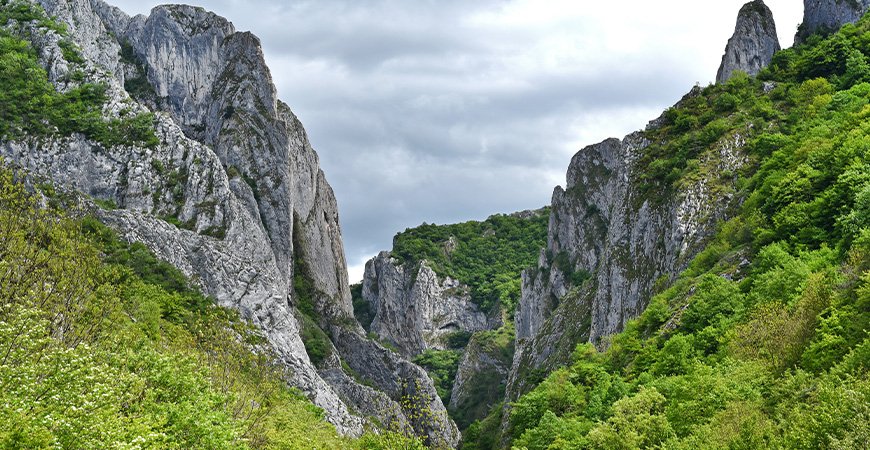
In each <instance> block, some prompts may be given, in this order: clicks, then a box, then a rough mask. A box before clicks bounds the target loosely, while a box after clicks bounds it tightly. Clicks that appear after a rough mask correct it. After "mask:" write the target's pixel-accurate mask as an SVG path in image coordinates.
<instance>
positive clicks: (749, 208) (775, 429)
mask: <svg viewBox="0 0 870 450" xmlns="http://www.w3.org/2000/svg"><path fill="white" fill-rule="evenodd" d="M868 57H870V17H865V18H864V19H862V20H861V21H860V22H859V23H858V24H857V25H855V26H853V25H846V26H844V27H843V28H842V29H841V30H840V32H839V33H837V34H834V35H831V36H828V37H821V36H816V37H811V38H810V39H808V40H807V43H806V44H804V45H801V46H798V47H796V48H794V49H789V50H785V51H783V52H780V53H778V54H777V55H776V56H775V57H774V61H773V64H772V65H771V68H770V69H769V70H766V71H763V72H762V73H761V74H760V75H759V77H758V79H755V78H749V77H745V76H737V77H735V78H733V79H732V80H731V81H729V82H728V83H726V84H724V85H716V86H710V87H708V88H705V89H702V90H699V91H700V92H698V93H697V94H698V95H697V96H693V97H689V98H688V99H687V100H686V101H684V102H683V104H682V105H681V106H680V107H679V108H677V109H672V110H669V111H668V113H667V114H666V117H665V119H666V120H665V124H664V127H663V128H662V129H661V130H657V131H654V132H650V135H649V137H650V138H651V139H652V140H653V141H654V142H656V145H654V146H653V147H651V148H650V149H648V154H647V155H645V157H644V158H642V159H641V160H640V161H639V163H638V164H640V166H639V167H640V168H642V169H646V172H645V173H644V174H643V175H642V176H641V177H640V179H638V180H637V181H638V183H639V186H640V187H641V189H642V191H643V192H644V193H645V196H646V197H647V198H651V199H654V200H655V199H660V200H664V199H666V198H667V196H668V195H669V193H672V192H677V191H678V189H679V188H680V187H681V186H682V184H683V183H687V182H691V181H692V180H693V179H697V178H695V177H702V176H705V177H710V176H714V175H712V174H710V173H703V170H704V169H703V164H700V163H699V162H698V160H697V159H695V158H698V157H700V156H702V155H703V154H704V152H705V151H706V150H708V149H710V148H711V147H710V145H711V144H713V143H714V142H715V141H716V140H718V139H720V138H722V137H723V136H727V135H729V133H733V132H735V131H736V130H740V131H741V132H743V133H745V134H746V135H747V136H748V138H747V149H748V157H749V158H750V161H749V162H750V164H749V167H748V169H747V170H745V171H744V172H742V173H739V174H728V177H729V178H730V177H732V176H734V177H737V180H738V183H737V185H738V188H739V191H738V192H735V194H736V195H739V196H741V197H742V198H744V199H745V201H744V202H743V204H742V206H741V207H740V209H739V210H738V211H736V214H735V217H734V218H733V219H732V220H730V221H728V222H727V223H722V224H721V225H720V227H719V231H718V232H717V233H716V236H715V237H714V239H713V240H712V242H711V243H710V244H709V246H708V247H707V249H706V250H705V251H704V252H702V253H701V254H699V255H698V256H697V257H696V258H695V259H694V261H693V262H692V263H691V264H690V267H689V269H688V270H686V271H685V272H684V273H683V274H681V276H680V278H679V279H678V280H677V282H676V283H675V284H674V286H672V287H671V288H670V289H668V290H667V291H665V292H663V293H662V294H660V295H658V296H656V297H654V298H653V299H652V300H651V302H650V304H649V306H648V308H647V309H646V311H645V312H644V313H643V314H642V315H641V316H640V317H639V318H638V319H636V320H634V321H631V322H629V324H628V325H627V326H626V329H625V330H624V331H623V332H622V333H620V334H618V335H616V336H613V337H611V338H610V340H609V342H608V343H609V346H608V348H607V350H606V351H605V352H604V353H598V352H597V351H596V350H595V348H594V347H592V346H591V345H590V344H582V345H579V346H578V347H577V349H576V350H575V352H574V354H573V357H572V360H571V364H570V366H568V367H563V368H560V369H558V370H556V371H555V372H553V373H552V374H550V376H549V377H548V378H547V379H546V380H544V381H543V382H542V383H541V384H540V385H539V386H538V387H537V388H535V390H534V391H532V392H530V393H528V394H526V395H524V396H522V397H521V398H520V399H519V400H518V401H517V402H515V403H514V405H513V409H512V411H511V416H510V427H509V430H508V433H509V436H508V438H510V439H512V440H513V445H514V446H515V447H516V448H518V449H528V450H534V449H549V450H555V449H640V448H667V449H726V448H727V449H735V448H773V449H852V448H861V446H866V442H867V438H868V436H870V425H868V424H870V374H868V371H870V336H868V330H870V126H868V123H870V121H868V117H870V84H868V82H870V69H868V67H870V66H868V61H870V58H868ZM762 81H768V82H774V83H775V85H769V86H768V92H767V93H765V90H764V89H763V86H762ZM491 417H493V416H491ZM491 422H493V420H491V419H490V418H487V420H486V421H483V422H480V423H478V424H474V425H472V427H470V428H469V430H468V431H467V432H466V435H465V440H466V442H467V443H468V444H467V445H466V447H464V448H473V449H490V448H500V444H501V440H500V439H499V437H498V427H497V426H492V423H491Z"/></svg>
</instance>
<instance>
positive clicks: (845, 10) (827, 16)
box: [794, 0, 870, 44]
mask: <svg viewBox="0 0 870 450" xmlns="http://www.w3.org/2000/svg"><path fill="white" fill-rule="evenodd" d="M868 8H870V0H804V20H803V23H801V25H800V27H799V28H798V31H797V34H795V37H794V41H795V44H798V43H800V42H802V41H803V40H804V39H806V38H807V37H808V36H809V35H810V34H812V33H813V32H814V31H816V30H817V29H819V28H822V29H825V30H829V31H837V30H839V29H840V27H841V26H843V25H845V24H847V23H855V22H857V21H858V19H860V18H861V16H863V15H864V13H865V12H867V9H868Z"/></svg>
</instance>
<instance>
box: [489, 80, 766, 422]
mask: <svg viewBox="0 0 870 450" xmlns="http://www.w3.org/2000/svg"><path fill="white" fill-rule="evenodd" d="M697 94H698V91H697V90H693V92H692V93H690V94H689V96H692V95H697ZM687 97H688V96H687ZM684 100H685V99H684ZM679 106H680V104H678V105H677V107H679ZM661 123H662V120H660V119H659V120H656V121H653V122H651V123H650V127H657V126H659V124H661ZM749 128H751V124H748V125H747V130H745V132H735V133H730V134H728V135H726V136H724V137H722V138H721V139H720V140H719V142H718V143H717V144H715V145H714V147H713V149H711V150H709V151H708V152H706V153H705V154H703V155H702V156H701V157H700V158H699V160H698V163H699V165H700V167H701V168H702V170H699V171H698V173H707V174H725V177H724V178H723V177H720V176H716V177H703V176H698V175H695V176H692V177H691V179H685V180H684V182H683V184H682V185H681V186H680V188H679V189H676V190H675V191H676V192H679V194H670V195H669V196H664V197H660V198H659V197H658V195H660V194H655V193H653V194H652V195H649V194H643V193H642V192H641V191H640V190H639V188H638V182H637V179H638V177H639V175H640V173H639V170H641V168H640V167H639V166H638V160H639V159H640V157H641V155H642V154H643V152H644V150H645V148H646V147H648V146H649V145H650V142H649V141H648V139H647V137H646V136H647V135H646V134H645V133H644V132H635V133H632V134H630V135H628V136H626V137H625V138H624V139H622V140H619V139H608V140H606V141H603V142H601V143H598V144H595V145H591V146H589V147H586V148H584V149H583V150H580V151H579V152H577V154H576V155H574V157H573V159H572V160H571V164H570V166H569V168H568V173H567V186H566V188H565V189H562V188H561V187H556V189H555V191H554V192H553V198H552V210H551V214H550V224H549V236H548V243H547V248H546V249H545V251H542V253H541V256H540V258H539V261H538V266H537V267H534V268H531V269H527V270H526V271H525V272H524V273H523V278H522V281H523V286H522V290H523V292H522V297H521V299H520V302H519V304H518V306H517V313H516V318H517V342H516V354H515V355H514V361H513V366H512V368H511V371H510V373H509V376H508V383H507V395H506V403H505V405H506V406H505V407H506V408H508V406H507V405H508V403H509V402H511V401H514V400H515V399H516V398H518V396H519V395H521V394H522V393H524V392H525V391H527V389H528V388H529V387H530V384H529V382H528V374H530V373H532V372H534V371H536V370H539V369H540V370H544V371H545V372H546V371H549V370H552V369H553V368H555V367H556V366H558V365H559V364H566V363H567V362H568V358H569V357H570V352H571V351H573V349H574V347H575V346H576V344H577V343H579V342H586V341H589V342H593V343H595V344H596V345H598V346H599V348H604V347H606V346H607V345H608V336H610V335H612V334H615V333H618V332H619V331H621V330H622V329H623V327H624V326H625V324H626V322H627V321H628V320H630V319H632V318H635V317H637V316H638V315H639V314H640V313H641V312H642V311H643V310H644V308H646V306H647V304H648V302H649V299H650V298H651V297H652V296H653V295H654V294H655V293H656V289H657V287H656V285H657V284H658V285H659V286H660V287H661V286H667V285H668V283H669V282H670V281H672V280H673V279H675V277H676V275H677V274H679V273H680V272H681V271H682V270H684V269H685V268H686V267H687V264H688V262H689V261H690V260H691V259H692V258H693V257H694V256H695V255H696V254H697V253H698V252H699V251H701V250H703V248H704V246H705V244H706V242H707V240H708V238H709V237H710V236H712V233H713V232H714V231H715V227H716V224H717V222H718V221H720V220H724V219H727V218H728V217H729V211H732V210H733V207H735V206H737V205H738V204H739V202H740V198H738V197H737V196H735V195H734V193H735V188H734V182H736V176H735V175H734V174H735V173H736V172H735V170H737V169H739V168H740V167H742V166H743V165H744V164H746V161H747V158H746V156H745V155H744V152H743V147H744V144H745V135H747V134H748V131H749ZM579 271H586V272H588V273H590V274H591V278H588V279H586V280H585V281H583V282H582V283H581V284H580V285H579V286H577V285H575V284H574V283H575V282H576V283H579V281H578V280H582V279H583V278H578V277H576V276H572V274H576V273H578V272H579ZM660 287H659V288H660Z"/></svg>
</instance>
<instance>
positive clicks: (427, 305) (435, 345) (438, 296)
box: [362, 252, 500, 358]
mask: <svg viewBox="0 0 870 450" xmlns="http://www.w3.org/2000/svg"><path fill="white" fill-rule="evenodd" d="M362 296H363V299H365V300H367V301H368V302H370V303H371V305H372V309H373V310H374V311H375V318H374V320H373V321H372V324H371V331H372V332H373V333H375V334H376V335H377V336H378V338H379V339H381V340H382V341H385V342H389V343H390V344H391V345H393V346H395V347H396V349H397V350H399V352H400V353H401V354H402V355H404V356H406V357H409V358H411V357H414V356H416V355H419V354H420V353H423V352H424V351H425V350H427V349H439V350H443V349H445V348H446V347H445V344H444V342H443V340H442V337H443V336H444V335H447V334H449V333H454V332H457V331H467V332H470V333H473V332H475V331H482V330H488V329H490V328H494V327H498V326H499V324H500V323H499V324H495V323H491V322H492V321H490V320H488V319H487V316H486V314H484V313H483V312H482V311H480V310H479V309H478V308H477V305H475V304H474V303H472V301H471V296H470V294H469V290H468V287H467V286H465V285H463V284H461V283H460V282H459V281H458V280H455V279H452V278H450V277H447V278H446V279H444V280H440V279H439V278H438V276H437V275H436V274H435V271H433V270H432V269H431V268H430V267H429V266H428V265H426V263H425V262H424V263H422V264H419V265H418V266H415V267H406V266H403V265H396V260H395V259H393V258H392V257H391V256H390V253H389V252H381V253H380V254H378V256H376V257H375V258H373V259H371V260H369V261H368V262H367V263H366V267H365V275H364V277H363V288H362Z"/></svg>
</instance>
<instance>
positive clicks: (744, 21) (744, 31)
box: [716, 0, 780, 83]
mask: <svg viewBox="0 0 870 450" xmlns="http://www.w3.org/2000/svg"><path fill="white" fill-rule="evenodd" d="M779 50H780V46H779V38H778V37H777V34H776V24H775V23H774V21H773V13H772V12H770V8H768V7H767V5H765V4H764V2H763V1H762V0H753V1H751V2H749V3H747V4H745V5H743V7H742V8H740V12H739V13H738V14H737V25H736V26H735V27H734V34H733V35H732V36H731V39H728V45H727V46H726V47H725V55H724V56H722V63H721V64H720V65H719V71H718V72H717V73H716V82H717V83H724V82H725V81H728V79H729V78H731V75H732V74H733V73H734V72H736V71H742V72H745V73H746V74H747V75H749V76H755V75H758V72H759V71H761V69H763V68H765V67H767V66H768V65H769V64H770V60H771V58H773V54H774V53H776V52H778V51H779Z"/></svg>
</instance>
